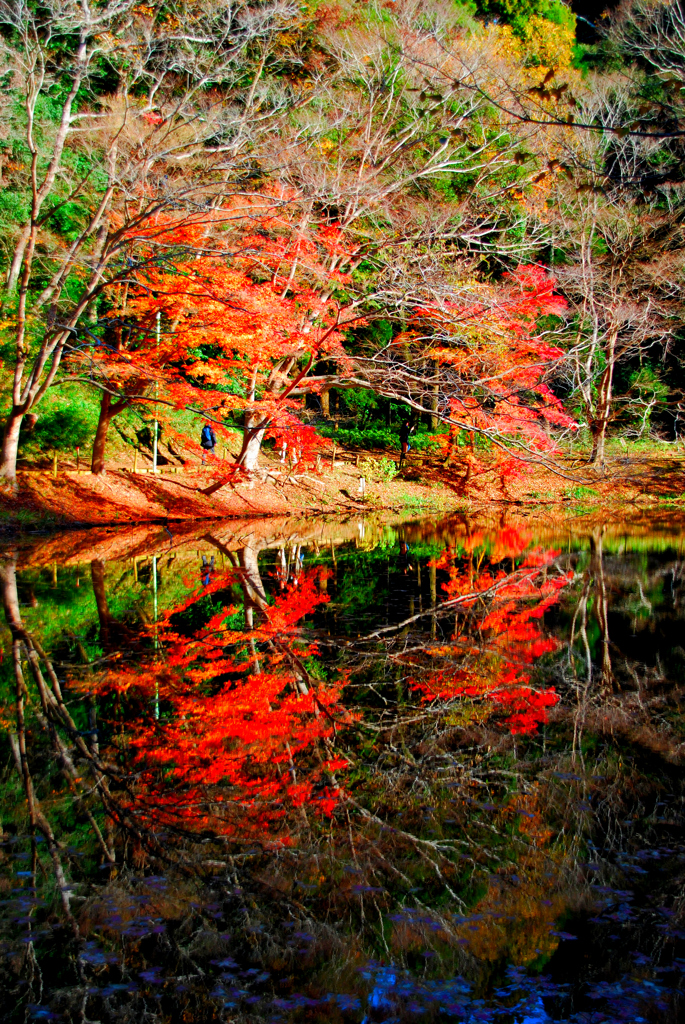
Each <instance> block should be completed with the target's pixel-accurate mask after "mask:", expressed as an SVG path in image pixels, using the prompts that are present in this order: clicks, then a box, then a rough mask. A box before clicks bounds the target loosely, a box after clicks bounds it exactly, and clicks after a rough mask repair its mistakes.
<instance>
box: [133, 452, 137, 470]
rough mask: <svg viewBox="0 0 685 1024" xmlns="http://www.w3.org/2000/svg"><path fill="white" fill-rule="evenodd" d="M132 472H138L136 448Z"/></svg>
mask: <svg viewBox="0 0 685 1024" xmlns="http://www.w3.org/2000/svg"><path fill="white" fill-rule="evenodd" d="M133 472H134V473H137V472H138V449H137V448H136V450H135V451H134V453H133Z"/></svg>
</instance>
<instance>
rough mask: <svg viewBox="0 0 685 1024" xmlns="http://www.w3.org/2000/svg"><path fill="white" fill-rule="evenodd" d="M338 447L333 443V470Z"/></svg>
mask: <svg viewBox="0 0 685 1024" xmlns="http://www.w3.org/2000/svg"><path fill="white" fill-rule="evenodd" d="M337 447H338V446H337V444H336V443H335V442H333V458H332V459H331V469H335V452H336V449H337Z"/></svg>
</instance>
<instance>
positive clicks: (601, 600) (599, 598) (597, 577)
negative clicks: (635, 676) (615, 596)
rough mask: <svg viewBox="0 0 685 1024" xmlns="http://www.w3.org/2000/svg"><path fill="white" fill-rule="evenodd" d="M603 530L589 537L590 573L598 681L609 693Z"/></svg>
mask: <svg viewBox="0 0 685 1024" xmlns="http://www.w3.org/2000/svg"><path fill="white" fill-rule="evenodd" d="M603 533H604V529H603V528H597V529H595V530H593V533H592V536H591V537H590V571H591V572H592V575H593V578H594V584H595V595H596V597H595V614H596V616H597V625H598V626H599V635H600V642H601V645H602V650H601V662H600V680H601V687H602V690H603V691H604V692H610V691H611V690H612V688H613V681H614V674H613V669H612V666H611V650H610V643H611V641H610V639H609V600H608V595H607V587H606V580H605V578H604V557H603V552H602V535H603Z"/></svg>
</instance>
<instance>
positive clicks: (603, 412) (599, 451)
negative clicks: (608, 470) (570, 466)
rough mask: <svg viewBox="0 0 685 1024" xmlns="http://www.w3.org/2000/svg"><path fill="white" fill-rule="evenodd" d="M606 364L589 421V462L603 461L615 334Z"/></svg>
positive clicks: (610, 340) (600, 462)
mask: <svg viewBox="0 0 685 1024" xmlns="http://www.w3.org/2000/svg"><path fill="white" fill-rule="evenodd" d="M606 360H607V364H606V367H605V369H604V372H603V373H602V376H601V377H600V380H599V387H598V388H597V415H596V416H595V417H594V418H593V419H592V420H591V421H590V432H591V434H592V453H591V455H590V458H589V460H588V461H589V463H590V464H591V465H594V464H595V463H599V465H600V466H601V465H602V464H603V463H604V445H605V443H606V437H607V429H608V427H609V418H610V416H611V399H612V395H613V382H614V365H615V362H616V335H611V337H610V339H609V345H608V348H607V353H606Z"/></svg>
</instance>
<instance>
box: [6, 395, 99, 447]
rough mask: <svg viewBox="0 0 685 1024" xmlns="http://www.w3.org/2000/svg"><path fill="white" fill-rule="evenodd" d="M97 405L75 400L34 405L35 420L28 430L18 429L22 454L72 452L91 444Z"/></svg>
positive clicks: (95, 422)
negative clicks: (36, 409) (36, 407)
mask: <svg viewBox="0 0 685 1024" xmlns="http://www.w3.org/2000/svg"><path fill="white" fill-rule="evenodd" d="M97 415H98V412H97V408H96V407H95V406H94V405H91V404H85V403H81V402H79V401H67V400H63V401H60V402H57V403H55V404H54V405H51V406H49V407H48V408H47V409H44V408H43V407H42V406H39V407H38V421H37V422H36V425H35V427H34V428H33V430H32V431H30V432H29V431H27V430H24V429H22V432H21V434H20V436H19V448H20V450H21V452H22V454H25V453H26V452H27V451H28V452H31V453H39V452H44V453H51V452H63V451H73V450H74V448H77V447H86V446H87V445H90V444H92V442H93V438H94V436H95V430H96V427H97Z"/></svg>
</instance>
